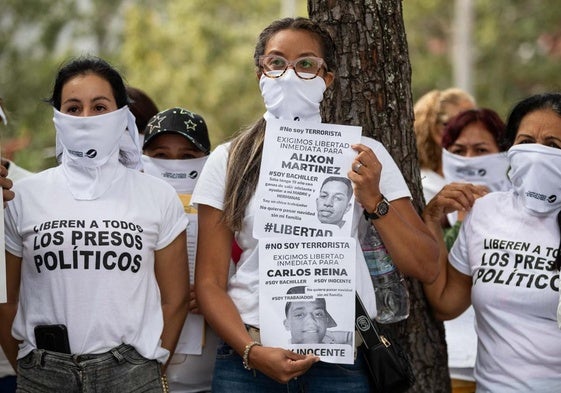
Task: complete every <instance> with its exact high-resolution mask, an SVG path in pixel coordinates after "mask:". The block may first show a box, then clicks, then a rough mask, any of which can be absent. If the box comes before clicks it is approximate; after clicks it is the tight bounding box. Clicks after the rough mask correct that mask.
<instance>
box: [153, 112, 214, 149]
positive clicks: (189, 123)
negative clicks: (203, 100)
mask: <svg viewBox="0 0 561 393" xmlns="http://www.w3.org/2000/svg"><path fill="white" fill-rule="evenodd" d="M162 132H174V133H176V134H179V135H183V136H184V137H185V138H187V139H188V140H189V141H191V142H192V143H193V144H194V145H195V146H196V147H197V149H199V150H200V151H202V152H204V153H205V154H208V153H210V140H209V137H208V129H207V127H206V123H205V120H204V119H203V117H202V116H201V115H198V114H196V113H193V112H191V111H189V110H187V109H184V108H170V109H166V110H164V111H161V112H159V113H158V114H156V115H154V116H153V117H152V118H151V119H150V121H149V122H148V124H147V125H146V131H145V132H144V145H143V146H142V148H143V149H145V148H146V146H148V144H149V143H150V141H151V140H152V139H153V138H154V137H155V136H156V135H158V134H160V133H162Z"/></svg>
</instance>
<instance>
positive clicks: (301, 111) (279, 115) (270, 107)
mask: <svg viewBox="0 0 561 393" xmlns="http://www.w3.org/2000/svg"><path fill="white" fill-rule="evenodd" d="M259 88H260V89H261V95H262V96H263V99H264V101H265V107H266V108H267V112H265V114H264V115H263V117H264V118H265V120H268V119H271V118H275V119H283V120H296V121H310V122H316V123H321V115H320V112H319V105H320V103H321V101H322V100H323V93H324V92H325V89H326V85H325V81H324V80H323V78H322V77H320V76H316V77H315V78H314V79H301V78H299V77H298V76H297V75H296V73H295V72H294V70H293V69H291V68H289V69H287V70H286V71H285V73H284V75H283V76H281V77H280V78H269V77H267V76H265V75H261V79H260V80H259Z"/></svg>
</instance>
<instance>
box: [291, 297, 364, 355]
mask: <svg viewBox="0 0 561 393" xmlns="http://www.w3.org/2000/svg"><path fill="white" fill-rule="evenodd" d="M305 293H306V287H305V286H297V287H292V288H290V289H289V290H288V292H287V295H293V294H305ZM285 315H286V319H285V320H284V327H285V328H286V330H288V331H290V335H291V338H290V343H291V344H348V345H351V344H352V339H353V337H352V334H353V333H354V332H345V331H330V330H327V329H329V328H333V327H336V326H337V323H336V322H335V320H334V319H333V317H332V316H331V315H330V314H329V312H327V307H326V302H325V299H324V298H316V299H314V300H304V301H288V302H286V305H285Z"/></svg>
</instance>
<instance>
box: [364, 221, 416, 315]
mask: <svg viewBox="0 0 561 393" xmlns="http://www.w3.org/2000/svg"><path fill="white" fill-rule="evenodd" d="M360 245H361V247H362V252H363V254H364V259H366V264H367V266H368V270H369V272H370V277H371V278H372V283H373V284H374V292H375V293H376V308H377V309H378V315H377V316H376V318H375V319H376V321H378V322H380V323H394V322H398V321H401V320H404V319H406V318H407V317H408V316H409V291H408V290H407V287H406V286H405V282H404V281H403V276H402V274H401V272H400V271H399V270H398V269H397V267H396V266H395V265H394V264H393V262H392V258H391V256H390V254H389V253H388V250H386V246H384V243H383V242H382V239H380V235H379V234H378V232H377V231H376V228H374V226H373V225H368V229H367V231H366V233H365V234H364V236H363V237H362V239H361V241H360Z"/></svg>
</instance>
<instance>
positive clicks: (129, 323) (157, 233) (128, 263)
mask: <svg viewBox="0 0 561 393" xmlns="http://www.w3.org/2000/svg"><path fill="white" fill-rule="evenodd" d="M62 170H63V168H62V167H56V168H51V169H47V170H45V171H43V172H40V173H38V174H35V175H33V176H30V177H27V178H25V179H22V180H20V181H19V182H17V183H16V184H15V185H14V191H15V195H16V196H15V199H14V200H13V201H10V202H9V203H8V207H7V208H6V212H5V213H6V214H5V226H6V250H7V251H9V252H10V253H12V254H13V255H15V256H18V257H22V266H21V285H20V297H19V303H18V310H17V314H16V317H15V320H14V325H13V328H12V334H13V336H14V337H15V338H16V339H18V340H22V341H23V343H22V344H21V345H20V349H19V353H18V358H21V357H23V356H25V355H26V354H27V353H29V352H30V351H31V350H33V349H34V348H35V337H34V327H35V326H37V325H44V324H64V325H66V326H67V329H68V335H69V341H70V348H71V351H72V353H75V354H85V353H90V354H91V353H103V352H107V351H108V350H110V349H111V348H114V347H116V346H118V345H120V344H122V343H124V344H129V345H132V346H133V347H134V348H135V349H136V350H137V351H138V352H139V353H140V354H141V355H142V356H144V357H146V358H148V359H158V360H159V361H160V362H164V361H165V360H166V359H167V357H168V355H169V353H168V351H167V350H166V349H164V348H162V347H161V345H160V336H161V334H162V329H163V315H162V306H161V297H160V291H159V287H158V284H157V282H156V277H155V272H154V262H155V261H154V252H155V251H156V250H160V249H163V248H165V247H166V246H168V245H169V244H170V243H171V242H172V241H173V240H174V239H175V238H176V237H177V236H178V235H179V234H180V233H181V232H182V231H185V229H186V227H187V223H188V219H187V217H186V215H185V214H184V212H183V206H182V204H181V202H180V200H179V198H177V194H176V192H175V190H174V189H173V188H172V187H171V186H170V185H169V184H167V183H165V182H164V181H161V180H159V179H156V178H153V177H151V176H147V175H145V174H143V173H141V172H138V171H135V170H132V169H127V168H125V167H124V166H120V167H119V169H118V171H117V172H116V174H115V179H114V181H113V183H112V185H111V187H110V188H109V189H108V190H107V191H106V192H105V193H104V194H103V195H102V196H101V197H100V198H98V199H95V200H88V201H79V200H75V199H74V198H73V197H72V194H71V192H70V190H69V188H68V186H67V183H66V181H65V177H64V175H63V172H62Z"/></svg>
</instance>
